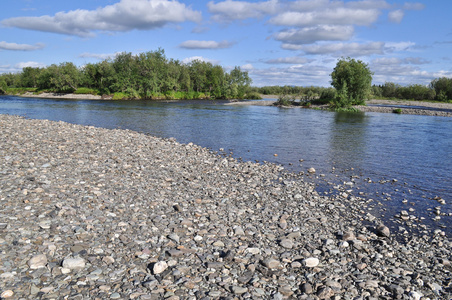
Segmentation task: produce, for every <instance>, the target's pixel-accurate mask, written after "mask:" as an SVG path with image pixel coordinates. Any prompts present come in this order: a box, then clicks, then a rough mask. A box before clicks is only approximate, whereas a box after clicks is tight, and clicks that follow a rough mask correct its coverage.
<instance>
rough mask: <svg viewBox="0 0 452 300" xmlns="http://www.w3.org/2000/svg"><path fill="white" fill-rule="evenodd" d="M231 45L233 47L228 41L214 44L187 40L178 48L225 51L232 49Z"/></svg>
mask: <svg viewBox="0 0 452 300" xmlns="http://www.w3.org/2000/svg"><path fill="white" fill-rule="evenodd" d="M232 45H234V43H232V42H228V41H221V42H216V41H196V40H189V41H185V42H182V43H181V44H180V45H179V47H181V48H185V49H225V48H230V47H232Z"/></svg>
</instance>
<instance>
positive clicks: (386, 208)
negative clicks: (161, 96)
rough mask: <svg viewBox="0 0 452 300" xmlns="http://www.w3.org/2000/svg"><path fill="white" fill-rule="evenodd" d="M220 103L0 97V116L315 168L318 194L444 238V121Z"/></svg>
mask: <svg viewBox="0 0 452 300" xmlns="http://www.w3.org/2000/svg"><path fill="white" fill-rule="evenodd" d="M223 104H224V103H223V102H213V101H181V102H168V103H166V102H152V101H105V100H60V99H38V98H21V97H13V96H1V97H0V113H2V114H12V115H21V116H25V117H28V118H36V119H49V120H55V121H65V122H69V123H75V124H83V125H92V126H98V127H104V128H123V129H130V130H135V131H139V132H143V133H147V134H151V135H154V136H158V137H164V138H169V137H174V138H176V139H177V140H178V141H179V142H181V143H189V142H193V143H195V144H198V145H201V146H203V147H207V148H211V149H212V150H215V151H218V150H219V149H220V148H221V149H224V151H223V152H224V153H223V154H224V155H232V156H233V157H236V158H241V159H243V160H251V161H260V162H262V161H268V162H273V163H277V164H281V165H283V166H284V167H285V168H286V169H287V170H288V171H291V172H296V173H298V172H305V174H307V169H308V168H311V167H313V168H315V169H316V175H306V180H308V181H312V182H314V183H316V184H317V185H318V190H319V192H321V193H332V192H334V191H335V189H334V188H333V187H334V186H337V185H339V184H344V183H349V184H351V182H353V185H350V186H349V188H350V189H351V190H352V194H353V193H359V192H361V193H363V194H364V196H365V197H367V198H368V199H373V201H371V204H370V208H368V209H369V210H370V211H371V213H372V214H374V215H377V216H380V217H382V218H383V219H384V220H386V221H391V222H394V221H396V220H397V219H395V218H394V216H395V215H396V214H399V213H400V212H401V210H406V211H409V214H410V215H413V216H414V217H416V218H418V219H419V220H420V221H416V222H417V223H419V224H425V225H427V226H428V227H429V228H432V229H436V228H440V229H442V230H444V231H445V232H446V233H447V234H448V235H452V227H451V226H450V225H452V222H451V220H452V216H449V214H452V184H451V179H452V178H451V177H452V175H451V174H452V118H446V117H432V116H418V115H399V114H382V113H371V112H367V113H335V112H329V111H320V110H311V109H302V108H278V107H269V106H226V105H223ZM435 197H440V198H442V199H444V200H445V201H446V204H445V205H441V204H439V203H438V201H436V200H434V198H435ZM436 207H441V216H440V219H439V218H437V214H436V213H435V212H436V209H435V208H436ZM410 208H411V209H410ZM435 217H436V220H433V219H434V218H435ZM416 222H415V223H416ZM397 226H399V224H398V223H393V224H392V228H393V229H395V230H397ZM400 226H403V222H402V223H400Z"/></svg>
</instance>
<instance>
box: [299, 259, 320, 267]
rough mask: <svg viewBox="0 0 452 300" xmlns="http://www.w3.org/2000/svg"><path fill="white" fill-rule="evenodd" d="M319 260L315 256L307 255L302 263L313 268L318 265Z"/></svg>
mask: <svg viewBox="0 0 452 300" xmlns="http://www.w3.org/2000/svg"><path fill="white" fill-rule="evenodd" d="M319 263H320V261H319V259H318V258H316V257H309V258H306V259H304V260H303V265H304V266H305V267H307V268H314V267H317V266H318V265H319Z"/></svg>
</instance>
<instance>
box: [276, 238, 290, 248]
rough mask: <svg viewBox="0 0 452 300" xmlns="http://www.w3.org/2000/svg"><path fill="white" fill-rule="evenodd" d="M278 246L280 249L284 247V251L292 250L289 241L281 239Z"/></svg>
mask: <svg viewBox="0 0 452 300" xmlns="http://www.w3.org/2000/svg"><path fill="white" fill-rule="evenodd" d="M279 245H280V246H281V247H284V248H286V249H292V248H293V241H292V240H290V239H283V240H281V242H280V243H279Z"/></svg>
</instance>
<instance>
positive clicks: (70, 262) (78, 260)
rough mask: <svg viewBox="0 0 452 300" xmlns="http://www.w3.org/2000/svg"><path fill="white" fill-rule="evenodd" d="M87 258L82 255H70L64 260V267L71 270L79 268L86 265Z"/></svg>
mask: <svg viewBox="0 0 452 300" xmlns="http://www.w3.org/2000/svg"><path fill="white" fill-rule="evenodd" d="M85 264H86V262H85V260H84V259H83V258H82V257H78V256H77V257H68V258H66V259H64V260H63V268H66V269H69V270H79V269H83V268H84V267H85Z"/></svg>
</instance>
